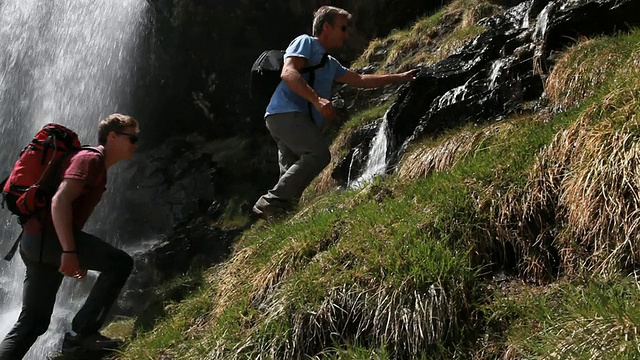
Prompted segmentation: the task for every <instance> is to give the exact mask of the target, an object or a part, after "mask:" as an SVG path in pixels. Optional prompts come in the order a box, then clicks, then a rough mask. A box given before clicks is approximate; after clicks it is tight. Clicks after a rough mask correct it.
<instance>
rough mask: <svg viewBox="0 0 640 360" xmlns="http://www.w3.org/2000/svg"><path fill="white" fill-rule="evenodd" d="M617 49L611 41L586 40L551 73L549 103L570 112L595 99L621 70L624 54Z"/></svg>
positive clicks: (565, 55)
mask: <svg viewBox="0 0 640 360" xmlns="http://www.w3.org/2000/svg"><path fill="white" fill-rule="evenodd" d="M617 49H618V48H617V46H616V45H615V44H612V43H611V42H605V41H603V40H587V39H582V42H580V43H578V44H576V45H575V46H573V47H572V48H571V49H569V50H568V51H567V52H566V53H565V54H564V55H563V56H562V58H560V60H559V61H558V62H557V64H556V65H555V66H554V68H553V70H552V71H551V74H549V77H548V78H547V80H546V82H545V92H546V94H547V96H548V98H549V100H551V102H552V103H553V104H554V105H556V106H557V107H558V108H560V109H568V108H571V107H573V106H576V105H579V104H580V103H581V102H582V101H584V100H585V99H589V98H591V97H592V96H594V95H595V94H596V92H597V91H598V90H599V89H600V87H601V86H602V85H603V84H604V82H606V81H607V80H608V79H609V75H610V73H611V71H613V70H614V69H618V68H620V60H621V59H622V56H623V55H622V54H620V53H619V52H618V51H617Z"/></svg>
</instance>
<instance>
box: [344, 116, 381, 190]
mask: <svg viewBox="0 0 640 360" xmlns="http://www.w3.org/2000/svg"><path fill="white" fill-rule="evenodd" d="M388 113H389V111H388V110H387V113H385V114H384V117H383V118H382V121H380V127H378V132H377V133H376V136H375V137H374V138H373V140H371V149H370V150H369V155H368V156H367V165H366V166H365V167H364V170H363V172H362V174H361V175H360V176H359V177H358V178H357V179H355V180H353V181H352V182H350V183H349V184H348V187H350V188H356V189H358V188H362V187H363V186H365V185H366V184H368V183H369V182H371V181H372V180H373V179H374V178H375V177H376V176H378V175H382V174H384V173H385V171H386V170H387V148H388V144H389V134H388V132H389V121H388V120H387V114H388ZM354 156H355V155H354ZM349 172H351V169H349ZM350 175H351V174H349V176H350Z"/></svg>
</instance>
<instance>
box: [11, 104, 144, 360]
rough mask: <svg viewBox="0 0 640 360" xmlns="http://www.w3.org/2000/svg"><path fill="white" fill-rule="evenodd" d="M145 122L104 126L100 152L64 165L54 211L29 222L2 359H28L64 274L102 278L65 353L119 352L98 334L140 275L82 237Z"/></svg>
mask: <svg viewBox="0 0 640 360" xmlns="http://www.w3.org/2000/svg"><path fill="white" fill-rule="evenodd" d="M138 131H139V130H138V122H137V121H136V120H135V119H134V118H132V117H130V116H126V115H121V114H112V115H109V116H108V117H106V118H105V119H103V120H101V121H100V124H99V127H98V142H99V144H100V145H99V146H98V147H96V148H95V151H94V150H80V151H79V152H77V153H76V154H74V155H72V156H70V157H69V158H68V159H67V160H66V161H65V162H64V163H63V164H62V167H61V171H60V173H61V175H60V177H61V179H60V180H61V182H60V186H59V187H58V189H57V190H56V193H55V194H54V196H53V198H52V200H51V207H50V209H48V210H44V211H41V212H40V213H39V214H38V215H37V216H34V217H32V218H30V219H29V220H27V221H26V222H25V223H24V224H23V230H24V234H23V237H22V241H21V243H20V255H21V256H22V259H23V261H24V263H25V265H26V277H25V280H24V285H23V295H22V296H23V304H22V311H21V313H20V316H19V317H18V321H17V322H16V324H15V325H14V327H13V329H11V331H10V332H9V334H7V336H6V337H5V339H4V340H3V341H2V343H0V360H16V359H22V358H23V357H24V355H25V354H26V353H27V351H29V349H30V348H31V346H32V345H33V343H34V342H35V341H36V339H37V338H38V337H39V336H40V335H42V334H43V333H44V332H45V331H46V330H47V328H48V327H49V322H50V319H51V314H52V312H53V306H54V303H55V299H56V293H57V292H58V288H59V287H60V283H61V282H62V279H63V278H64V276H69V277H73V278H76V279H82V278H84V277H85V276H86V274H87V270H96V271H99V272H100V275H99V277H98V279H97V281H96V283H95V285H94V286H93V288H92V290H91V292H90V294H89V296H88V297H87V299H86V301H85V303H84V305H83V306H82V308H81V309H80V310H79V311H78V313H77V314H76V315H75V317H74V318H73V321H72V331H71V332H69V333H67V334H65V338H64V342H63V352H76V351H78V350H79V351H84V350H89V351H90V350H104V349H113V348H117V347H118V346H120V345H121V343H120V341H118V340H113V339H109V338H107V337H104V336H102V335H101V334H100V333H99V330H100V328H101V327H102V325H103V324H104V321H105V318H106V315H107V313H108V311H109V309H110V308H111V306H112V305H113V303H114V302H115V300H116V299H117V297H118V295H119V294H120V290H121V289H122V287H123V286H124V284H125V282H126V281H127V278H128V277H129V275H130V274H131V270H132V269H133V259H132V258H131V256H129V255H128V254H127V253H125V252H124V251H122V250H119V249H117V248H115V247H113V246H111V245H109V244H107V243H106V242H104V241H102V240H101V239H99V238H97V237H95V236H93V235H91V234H88V233H85V232H83V231H82V228H83V227H84V225H85V223H86V222H87V219H88V218H89V216H90V215H91V213H92V212H93V209H94V208H95V206H96V205H97V204H98V202H99V201H100V199H101V198H102V194H103V193H104V191H105V186H106V183H107V169H108V168H109V167H111V166H112V165H114V164H115V163H117V162H118V161H120V160H129V159H130V158H131V156H133V153H134V152H135V150H136V148H137V141H138Z"/></svg>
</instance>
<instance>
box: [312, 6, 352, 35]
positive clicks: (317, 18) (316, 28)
mask: <svg viewBox="0 0 640 360" xmlns="http://www.w3.org/2000/svg"><path fill="white" fill-rule="evenodd" d="M339 15H341V16H346V17H347V20H351V18H352V16H351V14H350V13H349V12H348V11H347V10H345V9H341V8H339V7H335V6H322V7H320V8H319V9H318V10H316V12H315V13H314V14H313V36H318V35H320V33H322V26H323V25H324V23H329V24H331V25H333V24H334V21H335V19H336V16H339Z"/></svg>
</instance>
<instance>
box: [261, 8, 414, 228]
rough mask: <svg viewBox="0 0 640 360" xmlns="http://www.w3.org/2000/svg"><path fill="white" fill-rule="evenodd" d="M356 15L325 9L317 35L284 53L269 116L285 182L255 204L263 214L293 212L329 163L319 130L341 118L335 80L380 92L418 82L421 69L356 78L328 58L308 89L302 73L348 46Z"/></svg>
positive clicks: (303, 38) (319, 13)
mask: <svg viewBox="0 0 640 360" xmlns="http://www.w3.org/2000/svg"><path fill="white" fill-rule="evenodd" d="M351 17H352V16H351V14H350V13H349V12H347V11H346V10H344V9H340V8H337V7H333V6H322V7H320V8H319V9H318V10H317V11H316V12H315V15H314V20H313V35H314V36H309V35H300V36H298V37H297V38H295V39H294V40H293V41H292V42H291V43H290V44H289V47H288V48H287V50H286V52H285V55H284V58H285V60H284V66H283V69H282V73H281V75H280V77H281V78H282V81H281V82H280V84H279V85H278V87H277V88H276V90H275V91H274V93H273V96H272V97H271V101H270V102H269V105H268V106H267V110H266V114H265V121H266V125H267V129H269V132H270V133H271V135H272V137H273V138H274V139H275V141H276V143H277V145H278V163H279V165H280V178H279V179H278V183H277V184H276V185H275V186H274V187H273V188H272V189H271V190H269V191H268V192H267V193H266V194H264V195H262V196H261V197H260V198H259V199H258V201H257V202H256V204H255V205H254V206H253V212H254V213H256V214H258V215H261V216H264V217H270V216H273V215H277V214H279V213H282V212H284V211H285V210H287V209H288V208H290V207H291V206H292V205H294V204H295V202H296V201H297V200H298V198H299V197H300V196H301V195H302V192H303V191H304V189H305V188H306V187H307V186H308V185H309V184H310V183H311V181H312V180H313V179H314V178H315V177H316V176H317V175H318V174H319V173H320V172H321V171H322V169H324V168H325V167H326V166H327V165H328V164H329V161H330V160H331V154H330V153H329V145H328V144H327V142H326V140H325V139H324V137H323V136H322V132H321V130H320V126H321V125H322V122H323V121H324V119H327V120H331V119H333V118H335V116H336V110H335V108H334V107H333V104H332V103H331V89H332V87H333V83H334V81H336V82H339V83H344V84H349V85H352V86H356V87H362V88H375V87H381V86H385V85H389V84H399V83H405V82H409V81H412V80H414V79H415V76H416V73H417V70H411V71H407V72H404V73H399V74H384V75H373V74H370V75H361V74H357V73H355V72H353V71H351V70H349V69H347V68H345V67H344V66H342V64H340V62H338V60H336V59H335V58H334V57H332V56H331V55H329V56H328V59H327V62H326V64H325V65H324V66H322V67H320V68H319V69H316V70H315V71H314V77H315V80H314V83H313V87H311V86H309V83H308V81H309V74H307V73H304V74H303V73H302V72H301V70H302V69H303V68H304V67H308V66H314V65H317V64H319V63H320V62H321V60H322V57H323V55H324V54H325V53H326V52H327V50H329V49H336V48H340V47H342V46H343V45H344V41H345V40H346V39H347V38H348V36H349V21H350V20H351ZM309 104H311V105H312V106H311V107H309ZM310 108H311V111H309V109H310Z"/></svg>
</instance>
